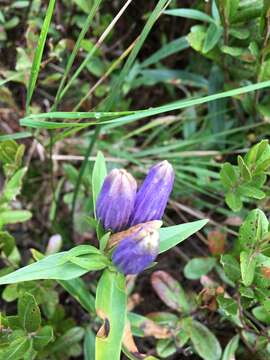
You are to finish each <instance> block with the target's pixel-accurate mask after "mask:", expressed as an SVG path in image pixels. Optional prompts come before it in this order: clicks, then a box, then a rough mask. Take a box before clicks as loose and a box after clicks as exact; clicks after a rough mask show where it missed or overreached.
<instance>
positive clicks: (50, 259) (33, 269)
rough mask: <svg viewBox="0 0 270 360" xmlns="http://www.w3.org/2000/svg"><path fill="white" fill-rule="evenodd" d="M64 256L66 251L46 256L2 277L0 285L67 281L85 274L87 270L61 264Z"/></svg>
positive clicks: (68, 263) (69, 264)
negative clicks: (23, 282)
mask: <svg viewBox="0 0 270 360" xmlns="http://www.w3.org/2000/svg"><path fill="white" fill-rule="evenodd" d="M66 255H67V251H64V252H60V253H57V254H53V255H49V256H46V257H45V258H44V259H42V260H40V261H37V262H35V263H33V264H30V265H28V266H25V267H23V268H21V269H18V270H16V271H14V272H12V273H10V274H7V275H5V276H2V277H1V278H0V285H4V284H14V283H17V282H21V281H30V280H40V279H56V280H69V279H74V278H77V277H80V276H82V275H83V274H85V273H87V270H85V269H83V268H81V267H80V266H78V265H75V264H72V263H70V262H66V263H63V264H61V260H63V257H65V256H66Z"/></svg>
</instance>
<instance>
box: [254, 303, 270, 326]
mask: <svg viewBox="0 0 270 360" xmlns="http://www.w3.org/2000/svg"><path fill="white" fill-rule="evenodd" d="M252 314H253V315H254V316H255V318H256V319H257V320H259V321H261V322H263V323H264V324H267V325H270V313H269V311H267V310H266V309H265V308H264V307H263V306H256V307H255V308H254V309H252Z"/></svg>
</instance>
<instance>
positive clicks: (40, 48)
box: [26, 0, 55, 113]
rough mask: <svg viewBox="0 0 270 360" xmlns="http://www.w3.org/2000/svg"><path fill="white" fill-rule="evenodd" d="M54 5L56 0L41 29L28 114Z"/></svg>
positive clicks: (30, 87)
mask: <svg viewBox="0 0 270 360" xmlns="http://www.w3.org/2000/svg"><path fill="white" fill-rule="evenodd" d="M54 5H55V0H50V2H49V5H48V8H47V12H46V16H45V19H44V22H43V25H42V28H41V32H40V36H39V39H38V44H37V48H36V51H35V55H34V60H33V64H32V68H31V74H30V79H29V83H28V87H27V97H26V113H28V110H29V106H30V103H31V99H32V96H33V93H34V90H35V86H36V82H37V78H38V74H39V70H40V63H41V59H42V54H43V50H44V47H45V42H46V38H47V34H48V31H49V27H50V23H51V19H52V15H53V9H54Z"/></svg>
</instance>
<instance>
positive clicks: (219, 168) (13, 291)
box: [0, 0, 270, 360]
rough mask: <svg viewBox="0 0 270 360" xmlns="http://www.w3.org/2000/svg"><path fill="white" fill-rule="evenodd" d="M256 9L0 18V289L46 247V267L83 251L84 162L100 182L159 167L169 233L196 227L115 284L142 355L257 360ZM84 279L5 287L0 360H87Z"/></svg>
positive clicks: (264, 298) (262, 315) (260, 241)
mask: <svg viewBox="0 0 270 360" xmlns="http://www.w3.org/2000/svg"><path fill="white" fill-rule="evenodd" d="M269 8H270V2H269V1H268V0H216V1H215V0H209V1H203V0H196V1H178V0H172V1H164V0H163V1H162V0H159V1H152V0H151V1H147V2H145V1H140V0H139V1H117V0H115V1H111V2H106V1H102V0H91V1H86V0H74V1H68V0H63V1H61V2H57V1H53V0H51V1H49V2H46V3H45V2H42V1H41V0H29V1H27V0H26V1H21V0H18V1H13V2H10V1H2V2H1V8H0V52H1V60H0V131H1V134H0V141H1V142H0V160H1V163H2V171H1V177H0V184H1V189H2V191H1V198H0V228H1V229H0V251H1V260H0V264H1V269H0V274H1V275H4V274H6V273H8V272H10V271H12V270H14V269H16V268H18V267H19V266H20V265H22V264H23V265H25V264H27V263H29V261H30V262H31V261H32V260H31V254H32V256H33V258H34V259H37V258H39V252H40V253H45V252H46V249H47V250H48V247H49V245H48V243H49V240H50V238H51V237H52V236H55V235H56V234H57V236H59V237H60V238H61V239H62V241H61V242H60V243H57V242H56V245H55V250H53V251H54V252H56V251H59V250H60V248H63V249H69V248H70V247H72V246H73V245H74V244H83V243H86V244H88V243H91V244H93V245H96V244H97V240H96V238H95V234H94V224H93V223H92V222H91V219H90V218H89V216H91V215H92V213H93V206H92V200H91V197H92V195H93V194H92V183H91V174H92V172H93V164H94V160H95V157H96V154H97V151H98V150H102V151H103V153H104V155H105V157H106V161H107V164H108V167H109V168H113V167H125V168H128V169H129V171H130V172H132V173H133V174H134V175H135V176H136V177H137V178H140V179H142V177H143V175H144V173H145V172H146V170H147V168H149V167H150V165H151V164H152V163H154V162H156V161H158V160H162V159H167V160H169V161H170V162H172V164H173V166H174V169H175V172H176V182H175V187H174V192H173V195H172V198H171V201H170V205H169V208H168V209H167V213H166V216H165V224H166V225H174V224H177V223H181V222H187V221H192V220H197V219H203V218H208V219H210V221H209V224H208V226H207V227H206V228H204V230H203V231H200V232H198V233H197V235H196V236H193V237H192V239H191V240H190V241H188V242H186V243H184V244H183V245H181V247H176V248H174V249H172V250H170V251H169V252H168V253H166V254H162V255H161V256H160V257H159V265H158V269H157V268H155V269H149V270H147V271H146V272H144V273H143V274H141V275H140V276H138V277H137V278H136V279H135V278H133V277H131V278H130V279H129V283H128V285H129V292H130V296H129V310H130V314H129V320H130V323H131V330H132V333H133V334H134V335H135V336H136V342H137V344H138V347H139V349H140V351H141V352H142V353H146V354H148V355H149V358H150V357H151V356H154V355H155V356H158V357H162V358H167V359H179V358H180V357H181V358H182V357H183V358H187V359H196V358H198V356H199V357H200V358H203V359H208V360H209V359H219V358H221V357H222V358H223V359H224V360H226V359H231V358H233V356H235V357H236V358H237V359H238V358H239V359H247V358H249V357H251V356H252V357H253V358H254V359H255V358H256V357H257V358H258V359H267V358H269V357H270V355H269V346H268V345H267V342H268V340H269V328H268V326H269V304H268V303H269V300H268V297H269V294H268V292H269V290H268V282H267V281H268V278H269V271H268V260H267V259H266V258H265V257H267V256H268V255H269V251H268V249H267V241H268V235H267V233H268V220H267V216H268V215H269V199H268V196H269V186H268V185H269V180H268V181H267V175H268V174H269V145H268V143H267V141H264V140H263V139H267V138H268V137H269V133H270V127H269V116H270V98H269V90H268V89H267V88H266V87H267V86H269V85H270V82H269V81H268V80H269V76H270V57H269V36H270V12H269ZM262 82H263V83H262ZM257 83H258V85H256V84H257ZM254 84H255V85H254ZM264 88H266V89H265V90H264ZM235 89H236V90H235ZM210 100H211V101H210ZM15 141H16V142H15ZM255 144H257V145H255ZM254 145H255V146H254ZM249 149H250V150H249ZM246 154H247V155H246ZM22 185H23V186H22ZM256 208H260V209H261V211H260V210H256ZM251 210H252V211H251ZM262 211H263V212H264V213H263V212H262ZM31 213H32V218H31ZM264 214H265V215H264ZM245 219H246V220H245ZM244 220H245V221H244ZM243 221H244V222H243ZM249 221H251V222H252V223H253V222H254V224H256V227H255V230H254V224H253V225H252V226H250V227H249V225H248V223H249ZM241 224H242V226H241V227H240V225H241ZM258 224H262V225H258ZM258 226H259V229H258V228H257V227H258ZM239 227H240V230H239ZM246 228H248V230H247V229H246ZM262 229H263V230H262ZM266 229H267V230H266ZM238 231H239V237H238ZM250 233H251V235H250ZM258 233H259V235H258ZM241 234H242V235H241ZM243 234H244V240H243ZM249 236H251V238H250V239H249V240H247V239H248V237H249ZM59 237H58V239H59ZM237 239H238V240H237ZM241 239H242V240H241ZM254 239H256V241H255V240H254ZM31 248H34V249H35V250H32V253H30V249H31ZM258 254H260V256H259V257H257V255H258ZM249 259H252V261H248V260H249ZM254 259H256V260H254ZM259 268H262V272H261V271H259ZM232 271H233V274H232V273H231V272H232ZM247 274H248V275H247ZM261 274H263V276H260V275H261ZM97 279H98V275H96V274H93V273H91V274H87V275H85V276H84V281H80V280H78V281H74V282H73V283H69V284H67V283H64V282H63V283H61V284H57V283H56V282H54V281H42V282H38V283H32V282H30V283H23V284H19V285H16V286H15V285H8V286H7V287H1V291H2V293H1V296H2V300H1V302H0V306H1V308H0V309H1V313H2V315H1V321H0V349H1V348H4V347H5V348H6V347H7V346H9V349H13V348H14V345H18V348H19V350H20V351H21V352H20V351H19V352H18V354H15V355H16V356H15V355H14V353H12V350H10V351H11V352H10V354H11V355H9V353H6V354H8V355H9V356H11V357H10V359H21V358H23V356H24V357H25V359H32V358H35V357H37V358H41V359H46V358H52V359H58V358H59V359H60V358H61V359H63V358H67V359H69V358H72V357H75V358H76V357H77V358H80V357H81V358H85V359H93V351H92V352H89V348H91V346H94V345H93V344H94V333H95V332H96V331H97V330H98V327H99V322H98V320H97V318H96V314H95V311H94V297H93V296H94V294H95V291H96V282H97ZM89 291H90V293H89ZM25 302H28V303H30V304H31V309H33V313H34V316H33V319H32V318H31V316H30V317H29V314H28V315H27V317H28V318H29V319H30V320H29V321H30V324H24V323H23V322H22V318H23V317H24V316H25V312H26V311H29V310H27V309H25V305H24V304H25ZM79 304H80V305H79ZM89 304H90V305H89ZM81 306H82V307H83V309H82V308H81ZM169 311H171V312H169ZM191 319H193V320H191ZM7 324H8V328H9V329H11V330H10V331H11V332H12V336H11V337H10V334H6V333H5V332H3V331H2V330H1V329H2V328H3V329H6V325H7ZM37 329H39V330H38V331H36V330H37ZM168 329H169V330H170V331H169V330H168ZM191 329H192V330H191ZM1 331H2V332H1ZM39 332H42V340H41V341H40V337H39V335H40V334H39ZM172 334H173V337H172ZM7 336H9V340H8V342H7ZM14 342H15V343H14ZM66 343H68V344H72V346H70V347H68V346H67V345H65V344H66ZM83 344H84V345H83ZM91 344H92V345H91ZM221 348H222V349H223V355H221ZM224 349H225V350H224ZM124 352H125V354H126V355H125V356H127V357H128V358H132V356H133V355H132V354H131V353H130V351H129V350H128V349H127V348H124ZM235 353H236V355H234V354H235ZM6 354H5V358H8V355H6ZM12 356H13V357H12ZM0 358H1V352H0ZM133 358H134V357H133Z"/></svg>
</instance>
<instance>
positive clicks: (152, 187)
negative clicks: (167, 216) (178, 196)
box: [129, 160, 174, 226]
mask: <svg viewBox="0 0 270 360" xmlns="http://www.w3.org/2000/svg"><path fill="white" fill-rule="evenodd" d="M173 183H174V171H173V167H172V165H171V164H170V163H169V162H168V161H167V160H165V161H162V162H160V163H158V164H157V165H155V166H153V167H152V168H151V169H150V171H149V172H148V174H147V176H146V178H145V180H144V182H143V183H142V185H141V187H140V189H139V191H138V193H137V195H136V200H135V206H134V210H133V212H132V215H131V217H130V222H129V225H130V226H133V225H136V224H140V223H144V222H146V221H150V220H160V219H161V218H162V216H163V214H164V211H165V208H166V205H167V202H168V199H169V196H170V193H171V191H172V188H173Z"/></svg>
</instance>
